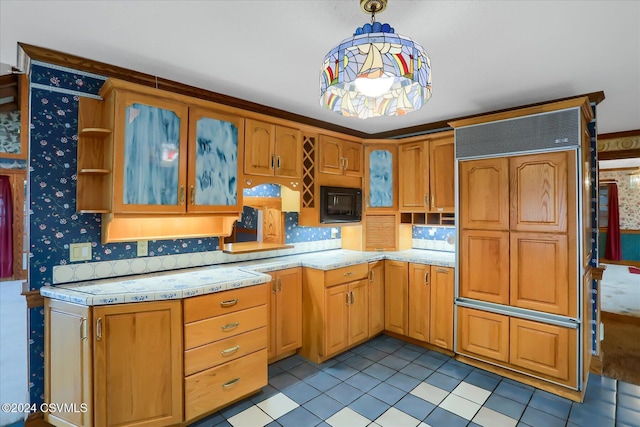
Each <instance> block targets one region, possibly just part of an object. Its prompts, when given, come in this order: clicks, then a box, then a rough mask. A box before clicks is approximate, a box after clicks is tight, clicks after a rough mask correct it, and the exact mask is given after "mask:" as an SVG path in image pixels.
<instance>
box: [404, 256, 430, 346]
mask: <svg viewBox="0 0 640 427" xmlns="http://www.w3.org/2000/svg"><path fill="white" fill-rule="evenodd" d="M430 275H431V268H430V267H429V266H428V265H424V264H414V263H411V264H409V336H410V337H411V338H415V339H417V340H419V341H429V307H430V305H431V304H430V299H431V285H430Z"/></svg>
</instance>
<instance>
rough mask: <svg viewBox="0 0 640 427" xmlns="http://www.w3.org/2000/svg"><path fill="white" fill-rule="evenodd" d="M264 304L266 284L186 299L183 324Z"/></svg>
mask: <svg viewBox="0 0 640 427" xmlns="http://www.w3.org/2000/svg"><path fill="white" fill-rule="evenodd" d="M266 303H267V285H266V284H263V285H256V286H247V287H246V288H240V289H233V290H230V291H224V292H216V293H213V294H209V295H202V296H199V297H193V298H187V299H185V300H184V310H183V311H184V323H189V322H196V321H198V320H203V319H207V318H209V317H214V316H219V315H221V314H227V313H231V312H234V311H239V310H244V309H245V308H249V307H255V306H258V305H262V304H266Z"/></svg>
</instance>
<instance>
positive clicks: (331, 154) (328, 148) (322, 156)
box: [318, 135, 343, 175]
mask: <svg viewBox="0 0 640 427" xmlns="http://www.w3.org/2000/svg"><path fill="white" fill-rule="evenodd" d="M319 142H320V148H319V150H318V170H319V171H320V172H322V173H328V174H333V175H342V164H343V160H342V141H341V140H340V139H337V138H333V137H330V136H326V135H320V140H319Z"/></svg>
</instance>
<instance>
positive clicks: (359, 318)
mask: <svg viewBox="0 0 640 427" xmlns="http://www.w3.org/2000/svg"><path fill="white" fill-rule="evenodd" d="M368 336H369V281H368V280H367V279H363V280H358V281H357V282H352V283H350V284H349V345H352V344H355V343H357V342H359V341H364V340H365V339H367V337H368Z"/></svg>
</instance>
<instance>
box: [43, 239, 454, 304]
mask: <svg viewBox="0 0 640 427" xmlns="http://www.w3.org/2000/svg"><path fill="white" fill-rule="evenodd" d="M382 259H391V260H396V261H407V262H414V263H420V264H431V265H440V266H444V267H454V266H455V254H454V253H453V252H439V251H430V250H422V249H410V250H406V251H398V252H358V251H350V250H342V249H338V250H331V251H323V252H312V253H307V254H302V255H290V256H283V257H277V258H268V259H262V260H255V261H247V262H238V263H232V264H219V265H213V266H208V267H199V268H190V269H187V270H175V271H164V272H158V273H151V274H143V275H137V276H127V277H123V278H116V279H104V280H95V281H89V282H79V283H73V284H69V285H57V286H44V287H42V288H41V289H40V294H42V295H43V296H45V297H47V298H53V299H58V300H63V301H68V302H73V303H76V304H82V305H106V304H120V303H128V302H142V301H157V300H168V299H181V298H187V297H192V296H196V295H204V294H209V293H213V292H220V291H225V290H229V289H236V288H241V287H245V286H253V285H259V284H262V283H266V282H268V281H270V280H271V277H270V276H269V275H268V274H265V273H267V272H270V271H275V270H282V269H285V268H293V267H309V268H316V269H319V270H331V269H334V268H339V267H346V266H349V265H354V264H360V263H363V262H370V261H378V260H382Z"/></svg>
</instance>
